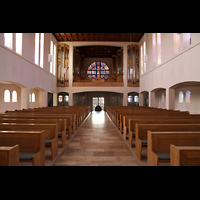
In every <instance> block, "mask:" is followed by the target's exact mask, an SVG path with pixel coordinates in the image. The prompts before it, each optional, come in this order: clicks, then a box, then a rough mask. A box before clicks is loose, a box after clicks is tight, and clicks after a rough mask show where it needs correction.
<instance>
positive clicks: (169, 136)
mask: <svg viewBox="0 0 200 200" xmlns="http://www.w3.org/2000/svg"><path fill="white" fill-rule="evenodd" d="M171 144H173V145H176V146H200V131H196V132H194V131H173V132H152V131H148V149H151V150H152V151H153V152H155V153H166V152H170V145H171Z"/></svg>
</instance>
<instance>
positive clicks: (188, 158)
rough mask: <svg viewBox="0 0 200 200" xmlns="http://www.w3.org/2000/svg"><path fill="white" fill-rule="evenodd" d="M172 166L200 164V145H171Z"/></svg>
mask: <svg viewBox="0 0 200 200" xmlns="http://www.w3.org/2000/svg"><path fill="white" fill-rule="evenodd" d="M170 166H200V146H175V145H173V144H171V145H170Z"/></svg>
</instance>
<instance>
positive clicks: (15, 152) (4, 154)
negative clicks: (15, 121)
mask: <svg viewBox="0 0 200 200" xmlns="http://www.w3.org/2000/svg"><path fill="white" fill-rule="evenodd" d="M0 166H19V145H18V144H17V145H15V146H11V147H5V146H0Z"/></svg>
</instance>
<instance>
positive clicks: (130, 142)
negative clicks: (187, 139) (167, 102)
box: [129, 118, 200, 147]
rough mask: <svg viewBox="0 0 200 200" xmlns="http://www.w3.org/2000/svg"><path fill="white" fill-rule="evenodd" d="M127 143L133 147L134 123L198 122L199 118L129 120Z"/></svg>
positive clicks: (199, 122) (199, 121)
mask: <svg viewBox="0 0 200 200" xmlns="http://www.w3.org/2000/svg"><path fill="white" fill-rule="evenodd" d="M129 121H130V130H129V145H130V146H131V147H133V137H134V136H135V125H136V124H200V119H162V118H161V119H153V118H150V119H138V120H129Z"/></svg>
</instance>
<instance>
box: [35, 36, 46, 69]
mask: <svg viewBox="0 0 200 200" xmlns="http://www.w3.org/2000/svg"><path fill="white" fill-rule="evenodd" d="M35 64H36V65H40V67H42V68H43V64H44V33H35Z"/></svg>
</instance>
